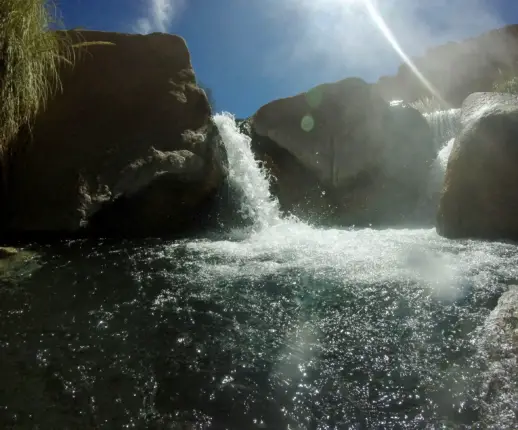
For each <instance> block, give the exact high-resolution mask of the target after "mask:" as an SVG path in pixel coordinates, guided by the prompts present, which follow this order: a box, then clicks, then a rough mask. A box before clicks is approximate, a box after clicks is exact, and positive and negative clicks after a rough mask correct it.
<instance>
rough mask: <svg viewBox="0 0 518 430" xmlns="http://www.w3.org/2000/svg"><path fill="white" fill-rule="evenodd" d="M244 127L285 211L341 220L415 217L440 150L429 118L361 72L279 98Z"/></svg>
mask: <svg viewBox="0 0 518 430" xmlns="http://www.w3.org/2000/svg"><path fill="white" fill-rule="evenodd" d="M241 129H242V131H244V132H245V133H247V134H249V135H250V136H251V137H252V147H253V150H254V152H255V153H256V154H257V157H258V158H259V159H260V160H261V161H263V162H264V163H265V166H266V167H267V168H268V169H269V170H270V172H271V173H272V175H273V176H274V177H275V178H276V181H275V184H274V186H273V187H272V188H273V191H274V193H275V194H276V195H277V196H278V197H279V200H280V203H281V206H282V207H283V209H285V210H289V211H292V212H295V213H297V214H298V215H300V214H301V213H302V214H303V215H308V214H315V215H320V216H322V215H326V216H327V217H328V218H330V219H332V220H333V222H335V223H339V224H357V225H368V224H376V225H382V224H401V223H406V222H409V221H410V220H411V219H412V218H413V217H414V215H415V213H414V210H415V206H416V204H417V201H418V199H419V196H420V195H421V193H422V191H423V189H424V186H425V184H426V181H427V178H428V170H429V167H430V165H431V162H432V161H433V159H434V155H435V154H434V147H433V138H432V133H431V130H430V127H429V126H428V123H427V122H426V120H425V119H424V117H423V116H422V115H421V114H420V113H419V112H418V111H416V110H415V109H413V108H411V107H409V106H406V105H399V106H389V105H388V104H387V103H386V102H385V101H384V100H383V99H382V98H381V97H380V96H379V95H378V94H377V93H376V92H375V91H374V90H373V87H372V85H369V84H367V83H366V82H364V81H363V80H361V79H358V78H349V79H345V80H342V81H339V82H335V83H329V84H323V85H320V86H318V87H315V88H313V89H312V90H310V91H308V92H307V93H303V94H299V95H296V96H294V97H289V98H286V99H280V100H275V101H273V102H271V103H269V104H267V105H265V106H263V107H262V108H260V109H259V110H258V111H257V113H256V114H255V115H254V116H253V117H252V118H251V119H250V120H249V121H245V122H244V123H242V124H241Z"/></svg>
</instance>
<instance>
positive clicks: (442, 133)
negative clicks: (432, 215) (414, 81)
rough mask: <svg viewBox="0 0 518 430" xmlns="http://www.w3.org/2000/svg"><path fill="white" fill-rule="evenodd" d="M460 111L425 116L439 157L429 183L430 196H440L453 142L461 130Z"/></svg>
mask: <svg viewBox="0 0 518 430" xmlns="http://www.w3.org/2000/svg"><path fill="white" fill-rule="evenodd" d="M460 111H461V110H460V109H449V110H441V111H436V112H432V113H428V114H425V115H424V117H425V118H426V120H427V121H428V124H429V125H430V128H431V129H432V134H433V139H434V144H435V148H436V151H437V157H436V158H435V160H434V162H433V164H432V168H431V172H430V180H429V182H428V194H429V195H430V196H433V195H436V194H438V193H439V192H440V191H441V189H442V185H443V181H444V174H445V173H446V166H447V165H448V158H449V157H450V153H451V150H452V148H453V142H454V141H455V136H456V135H457V133H458V131H459V128H460Z"/></svg>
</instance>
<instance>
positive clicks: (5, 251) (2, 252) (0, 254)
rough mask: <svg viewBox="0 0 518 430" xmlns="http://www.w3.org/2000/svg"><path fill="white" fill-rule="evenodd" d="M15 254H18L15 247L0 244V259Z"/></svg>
mask: <svg viewBox="0 0 518 430" xmlns="http://www.w3.org/2000/svg"><path fill="white" fill-rule="evenodd" d="M16 254H18V250H17V249H16V248H11V247H3V246H0V259H1V260H3V259H6V258H10V257H14V256H15V255H16Z"/></svg>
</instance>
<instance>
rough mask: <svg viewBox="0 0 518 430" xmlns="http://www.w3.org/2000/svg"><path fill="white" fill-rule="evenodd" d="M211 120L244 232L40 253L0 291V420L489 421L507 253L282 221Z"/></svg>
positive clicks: (508, 399)
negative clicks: (489, 321) (495, 320)
mask: <svg viewBox="0 0 518 430" xmlns="http://www.w3.org/2000/svg"><path fill="white" fill-rule="evenodd" d="M215 120H216V123H217V125H218V128H219V130H220V133H221V135H222V137H223V139H224V142H225V146H226V149H227V153H228V160H229V170H230V172H229V173H230V178H229V180H230V181H231V183H232V186H233V187H234V188H235V190H236V191H237V192H238V193H237V196H236V198H239V199H240V200H239V203H240V211H241V215H242V216H247V217H249V219H250V220H251V221H252V222H253V229H252V230H251V231H248V232H247V234H246V235H243V236H242V237H240V238H239V240H238V239H236V237H233V240H228V236H226V235H225V236H224V237H215V238H214V237H213V238H210V239H207V238H205V239H186V240H182V241H172V242H164V241H151V242H149V241H146V242H126V243H119V244H110V243H102V242H96V243H85V242H81V241H77V242H73V243H66V244H64V245H62V246H58V247H52V248H43V249H41V250H40V252H41V254H42V256H41V258H40V259H39V266H38V267H39V268H38V269H37V270H35V271H34V272H33V273H32V274H31V276H27V277H24V278H23V279H20V280H19V282H18V285H16V287H14V286H12V285H11V286H8V287H4V286H2V285H0V322H1V323H2V326H1V330H0V362H1V363H2V366H0V380H1V381H2V388H3V390H0V427H2V428H32V427H33V426H34V423H38V425H40V426H41V427H42V428H58V427H59V428H70V427H72V428H87V427H88V428H89V427H94V428H189V429H191V428H192V429H207V430H212V429H215V430H216V429H223V428H225V429H230V430H252V429H257V428H271V429H279V430H281V429H282V430H288V429H297V430H313V429H322V430H323V429H342V428H387V429H396V428H405V429H407V428H408V429H415V428H485V427H484V426H483V425H482V424H481V422H482V420H483V419H484V417H482V416H480V411H481V408H480V405H481V404H482V403H483V402H484V400H485V397H484V396H485V393H484V387H483V386H484V383H485V382H486V380H487V375H486V374H485V373H484V368H485V367H487V361H485V360H486V358H485V354H478V353H477V345H478V344H479V343H480V333H481V332H483V331H484V330H478V329H479V328H480V327H482V326H483V325H484V321H485V319H486V317H487V316H488V315H489V314H490V312H491V310H492V308H494V306H495V303H496V299H497V298H498V296H499V294H500V293H501V292H502V291H504V290H505V289H506V285H508V284H511V283H515V282H516V281H517V280H518V267H517V265H516V260H517V258H518V250H517V247H516V246H515V245H512V244H503V243H485V242H477V241H468V240H466V241H449V240H446V239H444V238H441V237H439V236H438V235H437V234H436V232H435V231H434V230H433V229H397V230H396V229H386V230H381V231H377V230H372V229H361V230H355V229H324V228H315V227H312V226H309V225H306V224H304V223H302V222H294V221H293V220H291V219H284V220H281V217H280V215H279V210H278V204H277V202H276V200H275V199H274V198H273V197H272V196H271V195H270V192H269V187H268V178H267V177H266V176H265V173H264V172H263V171H262V170H261V169H260V168H259V166H258V164H257V162H256V161H255V160H254V157H253V154H252V152H251V148H250V139H249V138H248V137H246V136H244V135H242V134H241V133H239V131H238V129H237V127H236V125H235V123H234V119H233V117H232V116H231V115H228V114H222V115H217V116H216V118H215ZM447 138H448V139H450V137H447ZM447 152H448V150H447V148H446V147H445V148H444V151H441V152H440V153H439V155H438V159H439V158H440V159H443V160H444V159H446V158H447V157H446V153H447ZM441 154H442V155H441ZM441 157H442V158H441ZM477 330H478V331H477ZM477 342H478V343H477ZM510 385H512V384H510ZM513 395H514V394H508V393H507V392H502V393H501V396H499V398H498V399H499V401H501V402H503V403H504V404H505V405H513V401H514V400H515V398H516V397H512V396H513ZM489 413H490V414H492V415H491V416H490V418H491V420H492V421H495V420H496V422H497V425H496V426H495V428H505V427H502V426H499V425H498V424H501V423H507V422H508V421H509V420H510V419H512V417H509V416H506V418H505V419H506V420H507V421H501V422H500V423H498V417H496V415H495V414H496V413H497V409H494V410H493V409H492V410H491V411H489ZM493 415H495V417H493ZM486 418H487V417H486ZM481 425H482V427H481Z"/></svg>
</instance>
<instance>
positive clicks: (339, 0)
mask: <svg viewBox="0 0 518 430" xmlns="http://www.w3.org/2000/svg"><path fill="white" fill-rule="evenodd" d="M367 1H370V3H371V5H372V8H371V10H372V9H374V10H376V11H377V13H378V16H379V17H380V18H381V19H382V20H383V21H384V22H385V24H386V26H387V27H388V28H389V29H390V32H391V33H392V34H393V35H394V38H395V39H396V41H397V43H398V44H399V46H400V47H401V50H402V51H403V52H404V53H405V54H407V55H408V56H415V55H422V54H424V52H425V51H426V49H428V48H430V47H433V46H436V45H441V44H444V43H447V42H449V41H461V40H463V39H466V38H469V37H472V36H477V35H479V34H481V33H484V32H486V31H489V30H492V29H495V28H499V27H502V26H504V25H505V24H504V20H503V19H502V17H501V16H499V13H498V12H497V8H496V6H497V5H498V2H495V1H484V0H434V1H433V2H431V1H429V0H321V1H318V2H317V1H313V0H285V1H283V2H280V1H278V0H266V1H265V6H266V5H268V9H267V10H265V11H264V13H265V14H266V15H267V17H268V19H269V20H270V21H271V22H272V24H273V25H282V26H285V27H286V28H287V32H286V37H283V39H282V41H281V44H280V46H278V47H277V49H275V51H274V52H273V53H272V58H271V59H270V60H271V61H272V62H273V63H274V64H275V72H276V73H285V72H286V71H290V70H291V71H296V70H297V69H299V68H300V67H303V66H307V65H309V64H314V63H315V62H317V63H318V64H319V69H320V72H317V74H319V75H326V76H329V74H336V73H342V76H345V75H344V71H345V70H347V75H351V72H352V73H353V74H356V75H360V76H362V77H364V78H365V79H367V80H376V79H377V78H378V77H379V76H380V74H387V73H394V72H395V71H396V69H397V67H398V66H399V64H401V62H402V58H401V56H400V55H398V54H397V53H396V51H395V50H394V48H393V46H391V44H390V43H389V42H388V41H387V38H386V36H385V35H384V34H383V33H382V32H381V31H380V29H379V26H378V25H377V24H376V23H375V22H374V20H373V16H372V13H370V12H369V10H368V9H369V7H367V5H366V2H367ZM265 9H266V8H265ZM269 71H272V69H271V68H270V69H269Z"/></svg>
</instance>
